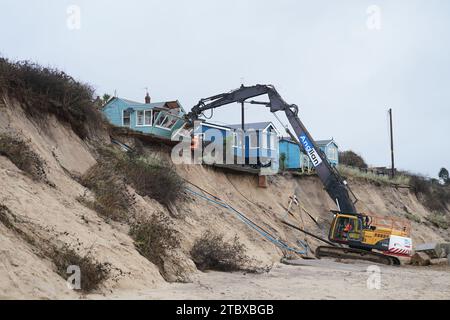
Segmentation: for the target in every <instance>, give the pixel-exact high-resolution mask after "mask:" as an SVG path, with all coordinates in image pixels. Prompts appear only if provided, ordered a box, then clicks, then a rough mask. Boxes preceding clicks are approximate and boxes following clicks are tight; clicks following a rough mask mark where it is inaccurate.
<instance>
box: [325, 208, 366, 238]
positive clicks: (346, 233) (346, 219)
mask: <svg viewBox="0 0 450 320" xmlns="http://www.w3.org/2000/svg"><path fill="white" fill-rule="evenodd" d="M364 223H365V221H364V219H363V217H362V216H359V215H354V214H343V213H335V216H334V219H333V222H332V223H331V229H330V234H329V239H330V241H332V242H338V243H349V242H361V240H362V235H363V226H364V225H363V224H364Z"/></svg>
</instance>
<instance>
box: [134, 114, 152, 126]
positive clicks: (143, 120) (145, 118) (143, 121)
mask: <svg viewBox="0 0 450 320" xmlns="http://www.w3.org/2000/svg"><path fill="white" fill-rule="evenodd" d="M151 125H152V110H139V111H137V112H136V126H140V127H144V126H151Z"/></svg>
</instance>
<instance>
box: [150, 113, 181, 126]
mask: <svg viewBox="0 0 450 320" xmlns="http://www.w3.org/2000/svg"><path fill="white" fill-rule="evenodd" d="M176 123H177V118H176V117H174V116H171V115H170V114H166V113H162V114H161V115H160V116H159V118H158V119H157V120H156V122H155V126H157V127H158V128H161V129H166V130H171V129H172V128H173V127H174V126H175V124H176Z"/></svg>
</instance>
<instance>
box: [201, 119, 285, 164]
mask: <svg viewBox="0 0 450 320" xmlns="http://www.w3.org/2000/svg"><path fill="white" fill-rule="evenodd" d="M194 135H195V136H197V137H199V136H201V140H202V141H203V142H204V143H210V142H213V141H216V139H220V140H221V142H222V143H230V144H232V148H233V153H234V156H235V157H236V158H241V157H244V158H245V162H246V163H249V162H250V160H249V159H257V161H258V162H261V163H267V162H272V166H271V167H272V169H275V170H278V159H279V152H278V131H277V129H276V128H275V126H274V125H273V123H271V122H255V123H246V124H245V126H244V131H242V125H241V124H233V125H219V124H215V123H210V122H202V123H200V125H199V126H198V127H197V128H196V129H195V132H194ZM243 139H244V141H243Z"/></svg>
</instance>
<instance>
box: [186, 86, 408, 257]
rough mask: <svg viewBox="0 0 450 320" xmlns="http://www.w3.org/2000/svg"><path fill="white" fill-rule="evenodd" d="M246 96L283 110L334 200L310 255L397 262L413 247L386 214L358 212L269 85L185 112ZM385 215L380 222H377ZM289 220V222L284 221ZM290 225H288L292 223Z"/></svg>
mask: <svg viewBox="0 0 450 320" xmlns="http://www.w3.org/2000/svg"><path fill="white" fill-rule="evenodd" d="M261 95H267V96H268V98H269V101H268V102H259V101H253V100H252V101H247V99H250V98H253V97H257V96H261ZM245 102H248V103H251V104H255V105H264V106H266V107H269V108H270V111H271V112H272V113H275V112H277V111H283V112H284V113H285V114H286V117H287V119H288V120H289V123H290V124H291V126H292V128H293V129H294V132H295V135H294V134H292V136H293V138H295V140H294V141H296V142H297V144H298V145H299V146H300V148H301V149H302V150H303V151H304V152H305V153H306V154H307V155H308V157H309V159H310V160H311V163H312V164H313V166H314V169H315V171H316V173H317V176H318V177H319V179H320V180H321V181H322V183H323V185H324V188H325V190H326V192H327V193H328V195H329V196H330V197H331V198H332V199H333V201H334V202H335V203H336V206H337V208H338V210H336V211H332V213H333V214H334V218H333V221H332V223H331V228H330V232H329V236H328V238H329V241H327V243H328V244H329V246H320V247H318V248H316V250H315V255H316V257H318V258H321V257H326V256H328V257H335V258H343V259H361V260H368V261H372V262H378V263H383V264H388V265H399V264H400V260H399V259H398V258H397V257H398V256H408V255H410V254H411V253H412V241H411V238H410V237H409V234H408V232H409V230H408V229H407V227H405V226H401V225H400V226H399V225H398V224H397V225H396V224H395V223H394V222H390V223H389V222H386V221H387V220H388V219H385V218H381V219H380V218H375V217H371V216H369V215H366V214H362V213H358V212H357V210H356V208H355V202H354V201H352V200H351V198H350V193H351V190H350V189H349V188H348V186H347V182H346V181H345V180H344V179H343V178H342V177H341V176H340V174H339V173H338V171H337V170H336V169H335V168H334V167H333V166H332V165H330V163H329V162H328V160H327V158H326V156H325V154H324V153H323V152H322V151H321V150H320V149H319V148H318V147H317V145H316V143H315V142H314V140H313V139H312V137H311V135H310V134H309V132H308V130H306V128H305V126H304V125H303V123H302V122H301V121H300V119H299V117H298V107H297V106H296V105H295V104H288V103H286V102H285V101H284V100H283V98H282V97H281V96H280V94H279V93H278V92H277V91H276V90H275V87H274V86H272V85H254V86H243V85H242V86H241V87H240V88H238V89H236V90H233V91H230V92H227V93H222V94H218V95H214V96H211V97H209V98H204V99H201V100H200V101H199V103H198V104H197V105H195V106H194V107H193V108H192V109H191V112H189V113H188V114H187V115H186V119H187V121H188V123H193V122H194V121H196V120H198V119H199V116H200V115H202V114H203V112H205V111H206V110H211V109H215V108H218V107H221V106H224V105H227V104H231V103H241V104H242V106H243V104H244V103H245ZM382 220H384V223H381V222H382ZM288 225H289V224H288ZM291 226H292V225H291Z"/></svg>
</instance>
